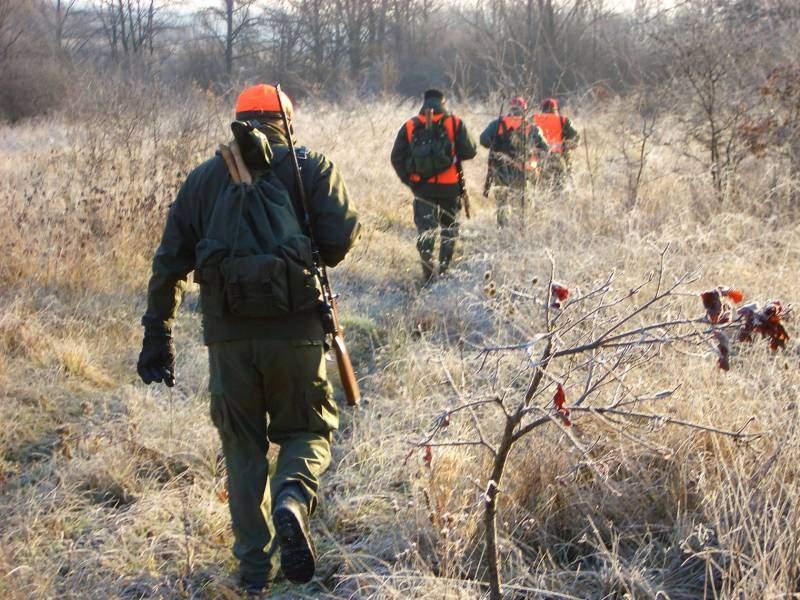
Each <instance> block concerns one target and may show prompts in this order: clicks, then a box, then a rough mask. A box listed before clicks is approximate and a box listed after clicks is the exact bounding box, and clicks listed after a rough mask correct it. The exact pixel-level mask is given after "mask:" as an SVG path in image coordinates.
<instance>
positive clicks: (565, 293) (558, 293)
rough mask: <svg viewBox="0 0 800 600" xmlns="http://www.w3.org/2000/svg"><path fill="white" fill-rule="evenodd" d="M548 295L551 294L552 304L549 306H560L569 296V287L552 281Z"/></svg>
mask: <svg viewBox="0 0 800 600" xmlns="http://www.w3.org/2000/svg"><path fill="white" fill-rule="evenodd" d="M550 295H551V296H552V304H551V305H550V306H552V307H553V308H561V303H562V302H564V301H565V300H566V299H567V298H569V289H568V288H567V287H566V286H564V285H561V284H560V283H556V282H555V281H554V282H553V283H552V284H550Z"/></svg>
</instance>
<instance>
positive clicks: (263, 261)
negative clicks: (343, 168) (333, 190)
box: [195, 129, 321, 318]
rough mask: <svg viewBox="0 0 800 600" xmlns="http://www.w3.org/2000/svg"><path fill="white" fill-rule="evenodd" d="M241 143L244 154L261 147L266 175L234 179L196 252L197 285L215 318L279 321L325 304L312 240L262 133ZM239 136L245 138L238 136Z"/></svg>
mask: <svg viewBox="0 0 800 600" xmlns="http://www.w3.org/2000/svg"><path fill="white" fill-rule="evenodd" d="M248 136H249V137H250V138H251V139H250V140H249V141H248V140H246V139H244V140H241V139H240V140H239V143H240V146H243V147H242V154H244V155H245V156H247V155H248V154H250V155H251V156H252V152H253V149H254V147H255V148H259V149H260V154H261V157H262V158H263V160H264V162H263V165H264V166H266V167H267V169H266V170H265V171H264V173H263V174H262V175H261V176H260V177H258V178H256V179H255V180H254V181H253V183H252V184H245V183H234V181H233V180H231V181H230V182H229V183H228V185H227V186H226V187H225V188H224V190H223V191H222V192H221V193H220V195H219V197H218V198H217V199H216V201H215V203H214V209H213V211H212V214H211V217H210V219H209V222H208V224H207V226H206V228H205V229H206V231H205V236H204V237H203V238H202V239H201V240H200V242H198V244H197V246H196V247H195V257H196V269H195V280H196V281H197V282H198V283H199V284H200V302H201V307H202V311H203V312H204V313H206V314H209V315H211V316H216V317H223V316H227V315H233V316H236V317H246V318H277V317H282V316H285V315H289V314H293V313H297V312H302V311H308V310H311V309H314V308H317V307H319V305H320V297H321V296H320V288H319V283H318V280H317V277H316V267H315V265H314V255H313V252H312V247H311V240H310V238H309V237H308V235H306V234H305V232H304V231H303V228H302V227H301V225H300V221H299V220H298V218H297V214H296V213H295V209H294V204H293V202H292V199H291V196H290V194H289V191H288V190H287V189H286V186H285V185H284V184H283V182H282V181H281V180H280V179H279V178H278V176H277V175H276V174H275V172H274V171H273V170H272V169H271V168H269V167H270V164H277V163H278V162H280V161H281V160H283V159H285V158H286V156H287V155H286V152H288V150H287V149H284V148H281V149H279V150H278V152H279V154H276V155H274V156H273V152H272V149H271V148H270V147H269V142H268V141H267V139H266V136H264V135H263V134H262V133H261V132H259V131H258V130H257V129H252V130H250V131H249V132H248ZM236 137H237V139H238V138H240V136H239V135H237V136H236Z"/></svg>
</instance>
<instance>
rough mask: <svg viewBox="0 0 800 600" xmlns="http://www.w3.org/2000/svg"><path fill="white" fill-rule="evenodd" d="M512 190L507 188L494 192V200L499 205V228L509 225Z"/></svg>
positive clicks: (497, 189) (502, 187) (497, 188)
mask: <svg viewBox="0 0 800 600" xmlns="http://www.w3.org/2000/svg"><path fill="white" fill-rule="evenodd" d="M509 192H510V189H509V188H508V187H506V186H500V187H496V188H495V190H494V200H495V203H496V204H497V226H498V227H505V226H507V225H508V221H509V218H510V216H511V206H509V195H510V194H509Z"/></svg>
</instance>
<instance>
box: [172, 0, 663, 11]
mask: <svg viewBox="0 0 800 600" xmlns="http://www.w3.org/2000/svg"><path fill="white" fill-rule="evenodd" d="M449 1H450V2H452V3H454V4H468V5H474V3H475V0H449ZM675 2H676V0H651V3H652V4H658V5H660V6H661V7H662V8H665V7H667V6H670V5H672V4H675ZM221 3H222V0H218V1H216V2H214V0H181V1H179V2H170V3H168V4H174V5H175V7H176V8H184V9H188V10H197V9H198V8H206V7H209V6H219V5H220V4H221ZM603 4H604V5H605V6H606V8H609V9H611V10H615V11H620V12H622V11H628V10H633V7H634V6H635V4H636V0H605V1H604V3H603Z"/></svg>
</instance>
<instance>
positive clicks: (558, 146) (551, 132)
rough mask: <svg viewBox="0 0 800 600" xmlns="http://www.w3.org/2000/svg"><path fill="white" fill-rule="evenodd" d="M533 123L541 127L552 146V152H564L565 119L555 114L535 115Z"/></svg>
mask: <svg viewBox="0 0 800 600" xmlns="http://www.w3.org/2000/svg"><path fill="white" fill-rule="evenodd" d="M533 122H534V123H536V125H538V126H539V127H541V129H542V131H543V132H544V137H545V139H546V140H547V143H548V144H549V145H550V152H555V153H557V154H561V153H563V152H564V117H562V116H561V115H557V114H555V113H540V114H538V115H533Z"/></svg>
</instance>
